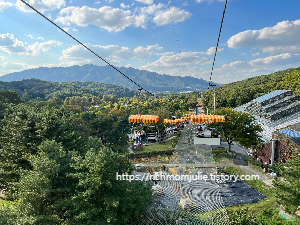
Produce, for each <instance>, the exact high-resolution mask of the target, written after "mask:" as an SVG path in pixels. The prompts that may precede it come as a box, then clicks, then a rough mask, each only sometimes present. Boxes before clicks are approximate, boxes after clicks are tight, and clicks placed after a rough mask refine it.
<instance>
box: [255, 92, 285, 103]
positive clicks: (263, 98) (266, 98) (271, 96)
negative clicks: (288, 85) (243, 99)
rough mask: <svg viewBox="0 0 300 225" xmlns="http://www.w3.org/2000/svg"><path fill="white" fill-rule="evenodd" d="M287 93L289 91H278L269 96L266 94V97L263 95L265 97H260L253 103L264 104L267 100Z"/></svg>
mask: <svg viewBox="0 0 300 225" xmlns="http://www.w3.org/2000/svg"><path fill="white" fill-rule="evenodd" d="M285 92H287V91H285V90H276V91H272V92H270V93H268V94H265V95H263V96H260V97H258V98H256V99H254V100H253V101H256V102H264V101H266V100H268V99H271V98H274V97H275V96H277V95H281V94H283V93H285Z"/></svg>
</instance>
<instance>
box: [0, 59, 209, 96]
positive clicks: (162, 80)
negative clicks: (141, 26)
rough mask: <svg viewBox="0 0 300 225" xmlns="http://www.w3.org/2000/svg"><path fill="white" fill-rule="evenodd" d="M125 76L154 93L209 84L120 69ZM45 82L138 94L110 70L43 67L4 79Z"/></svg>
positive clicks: (109, 68) (102, 68)
mask: <svg viewBox="0 0 300 225" xmlns="http://www.w3.org/2000/svg"><path fill="white" fill-rule="evenodd" d="M118 69H119V70H120V71H121V72H123V73H124V74H126V76H128V77H129V78H131V79H132V80H134V81H135V82H136V83H138V84H139V85H141V86H142V87H143V88H145V89H146V90H148V91H152V92H164V91H170V92H180V91H195V90H205V89H207V87H208V81H205V80H203V79H197V78H194V77H190V76H186V77H178V76H169V75H160V74H158V73H154V72H149V71H146V70H138V69H134V68H131V67H129V68H126V67H120V68H118ZM30 78H36V79H42V80H47V81H56V82H66V81H81V82H83V81H94V82H101V83H105V84H115V85H120V86H123V87H127V88H130V89H133V90H137V89H138V86H136V85H135V84H134V83H132V82H130V81H129V80H128V79H127V78H125V77H124V76H123V75H121V74H120V73H119V72H117V71H116V70H114V69H113V68H111V67H110V66H95V65H83V66H71V67H52V68H47V67H40V68H36V69H30V70H24V71H21V72H15V73H10V74H7V75H4V76H1V77H0V81H21V80H23V79H30Z"/></svg>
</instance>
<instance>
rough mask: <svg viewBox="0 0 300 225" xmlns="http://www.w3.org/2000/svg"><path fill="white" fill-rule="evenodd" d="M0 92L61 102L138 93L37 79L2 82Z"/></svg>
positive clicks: (123, 88) (34, 99)
mask: <svg viewBox="0 0 300 225" xmlns="http://www.w3.org/2000/svg"><path fill="white" fill-rule="evenodd" d="M0 90H11V91H15V92H17V93H18V94H19V95H20V96H21V97H22V98H23V100H25V101H26V102H29V101H31V102H32V101H36V102H39V101H47V100H50V99H53V98H59V99H61V100H62V101H64V100H65V98H66V97H73V96H80V97H83V96H85V97H87V98H89V97H92V96H97V97H101V98H102V97H103V96H104V95H115V96H117V97H118V98H119V97H133V96H134V95H136V94H137V93H138V92H137V91H134V90H130V89H128V88H125V87H122V86H117V85H113V84H103V83H100V82H92V81H87V82H77V81H70V82H52V81H44V80H39V79H34V78H32V79H28V80H22V81H11V82H3V81H0Z"/></svg>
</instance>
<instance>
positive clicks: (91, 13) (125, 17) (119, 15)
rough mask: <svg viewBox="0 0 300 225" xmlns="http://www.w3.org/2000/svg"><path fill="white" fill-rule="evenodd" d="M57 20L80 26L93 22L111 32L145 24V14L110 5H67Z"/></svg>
mask: <svg viewBox="0 0 300 225" xmlns="http://www.w3.org/2000/svg"><path fill="white" fill-rule="evenodd" d="M55 21H56V22H60V23H62V24H65V25H70V24H71V23H74V24H76V25H78V26H87V25H89V24H93V25H95V26H98V27H100V28H103V29H105V30H108V31H110V32H119V31H122V30H124V29H125V28H126V27H129V26H136V27H139V26H143V24H144V21H145V18H144V16H143V15H142V16H134V15H132V14H131V12H130V11H129V10H127V11H124V10H122V9H118V8H112V7H110V6H103V7H101V8H99V9H95V8H90V7H87V6H83V7H81V8H79V7H67V8H64V9H62V10H61V11H60V16H59V17H57V18H56V20H55Z"/></svg>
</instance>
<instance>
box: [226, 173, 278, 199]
mask: <svg viewBox="0 0 300 225" xmlns="http://www.w3.org/2000/svg"><path fill="white" fill-rule="evenodd" d="M223 171H224V172H227V173H230V174H232V175H239V176H240V175H246V174H245V172H244V171H243V170H241V169H238V168H235V167H226V168H223ZM244 182H245V183H246V184H249V185H250V186H251V187H253V188H254V189H256V190H257V191H259V192H260V193H262V194H264V195H266V196H269V197H272V196H274V191H273V188H271V187H269V186H267V185H266V184H265V183H264V182H262V181H261V180H244Z"/></svg>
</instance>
